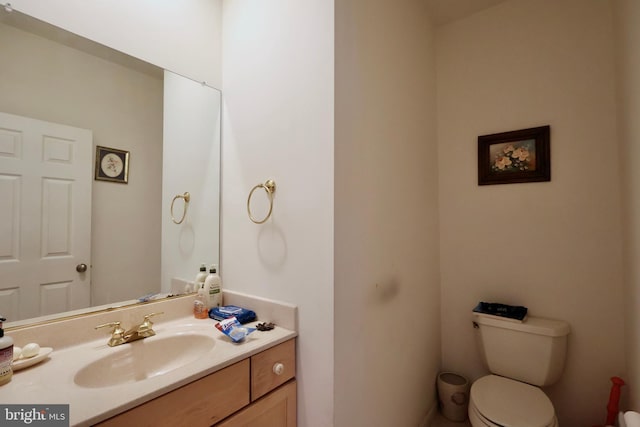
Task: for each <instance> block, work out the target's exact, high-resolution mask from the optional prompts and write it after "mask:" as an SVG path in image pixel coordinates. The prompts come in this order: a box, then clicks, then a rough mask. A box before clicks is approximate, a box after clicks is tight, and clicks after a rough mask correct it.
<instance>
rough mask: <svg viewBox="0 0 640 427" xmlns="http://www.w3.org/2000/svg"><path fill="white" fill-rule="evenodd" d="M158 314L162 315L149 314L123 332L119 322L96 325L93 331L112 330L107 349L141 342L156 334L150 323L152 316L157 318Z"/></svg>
mask: <svg viewBox="0 0 640 427" xmlns="http://www.w3.org/2000/svg"><path fill="white" fill-rule="evenodd" d="M159 314H164V312H163V311H160V312H158V313H151V314H147V315H145V316H144V319H143V320H142V323H140V324H139V325H137V326H134V327H132V328H131V329H129V330H127V331H125V330H124V329H123V328H122V327H121V326H120V322H109V323H105V324H103V325H98V326H96V327H95V329H100V328H107V327H109V328H113V330H112V331H111V338H109V342H107V344H109V347H115V346H118V345H121V344H126V343H128V342H133V341H137V340H141V339H143V338H148V337H152V336H154V335H155V334H156V332H155V331H154V330H153V322H152V321H151V317H152V316H157V315H159Z"/></svg>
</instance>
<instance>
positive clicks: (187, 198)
mask: <svg viewBox="0 0 640 427" xmlns="http://www.w3.org/2000/svg"><path fill="white" fill-rule="evenodd" d="M177 199H182V200H184V209H183V211H182V217H181V218H180V220H176V217H175V216H174V215H173V204H174V203H175V202H176V200H177ZM190 200H191V194H189V192H188V191H185V193H184V194H178V195H176V196H174V198H173V200H172V201H171V220H172V221H173V222H174V223H175V224H182V221H184V219H185V217H186V216H187V208H188V207H189V201H190Z"/></svg>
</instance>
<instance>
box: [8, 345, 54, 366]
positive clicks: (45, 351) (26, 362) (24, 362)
mask: <svg viewBox="0 0 640 427" xmlns="http://www.w3.org/2000/svg"><path fill="white" fill-rule="evenodd" d="M52 351H53V349H52V348H51V347H41V348H40V352H39V353H38V354H37V355H36V356H33V357H30V358H28V359H18V360H14V361H13V370H14V372H15V371H19V370H20V369H24V368H28V367H29V366H33V365H35V364H36V363H40V362H42V361H43V360H44V359H46V358H47V356H49V354H51V352H52Z"/></svg>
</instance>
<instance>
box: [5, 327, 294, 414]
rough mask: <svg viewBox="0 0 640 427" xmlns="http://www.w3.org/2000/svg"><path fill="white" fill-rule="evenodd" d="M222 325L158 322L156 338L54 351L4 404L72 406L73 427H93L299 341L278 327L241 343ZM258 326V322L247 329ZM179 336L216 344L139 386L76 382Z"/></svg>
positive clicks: (16, 380)
mask: <svg viewBox="0 0 640 427" xmlns="http://www.w3.org/2000/svg"><path fill="white" fill-rule="evenodd" d="M216 323H217V322H216V321H214V320H211V319H202V320H199V319H194V318H193V316H189V317H183V318H178V319H174V320H171V321H168V322H164V323H160V322H158V323H156V324H155V325H154V330H155V331H156V336H153V337H149V338H145V339H144V340H140V341H136V342H133V343H129V344H123V345H120V346H116V347H109V346H108V345H107V341H108V334H105V336H103V337H102V338H100V339H99V340H93V341H88V342H84V343H81V344H78V345H75V346H69V347H64V348H61V349H59V350H56V349H55V348H54V351H53V352H52V353H51V355H50V357H49V359H46V360H45V361H43V362H42V363H40V364H37V365H34V366H32V367H29V368H25V369H23V370H20V371H17V372H14V375H13V379H12V380H11V382H10V383H8V384H6V385H4V386H1V387H0V401H1V402H2V403H3V404H23V405H29V404H69V405H70V407H69V412H70V423H71V425H73V426H86V425H92V424H95V423H97V422H100V421H103V420H105V419H107V418H110V417H112V416H114V415H117V414H119V413H121V412H123V411H126V410H128V409H131V408H133V407H135V406H138V405H140V404H142V403H144V402H147V401H149V400H151V399H154V398H156V397H158V396H160V395H162V394H165V393H167V392H169V391H172V390H175V389H177V388H179V387H181V386H183V385H185V384H188V383H190V382H192V381H195V380H197V379H199V378H201V377H204V376H206V375H208V374H211V373H213V372H215V371H218V370H220V369H222V368H225V367H227V366H230V365H232V364H234V363H236V362H238V361H240V360H243V359H245V358H247V357H249V356H252V355H254V354H256V353H259V352H261V351H263V350H265V349H267V348H269V347H272V346H274V345H277V344H279V343H282V342H284V341H287V340H289V339H291V338H293V337H295V336H297V332H295V331H292V330H289V329H285V328H282V327H278V326H276V328H275V329H273V330H271V331H267V332H261V331H255V332H253V333H252V334H250V335H249V336H247V338H245V340H244V341H243V342H241V343H237V344H236V343H233V342H232V341H231V340H230V339H229V338H228V337H227V336H225V335H224V334H223V333H222V332H220V331H218V330H217V329H216V328H215V326H214V325H215V324H216ZM255 323H258V322H254V323H250V324H248V325H246V326H253V325H254V324H255ZM92 326H93V325H87V327H88V328H89V327H91V328H92ZM176 333H178V334H181V333H185V334H205V335H208V334H211V336H213V337H214V341H215V344H214V345H213V347H212V349H211V350H209V351H207V352H205V353H204V354H202V355H201V356H199V357H198V358H197V359H196V360H195V361H192V362H189V363H188V364H186V365H184V366H180V367H178V368H175V369H173V370H171V371H168V372H165V373H162V374H161V375H157V376H154V377H151V378H146V379H144V380H140V381H137V382H133V381H131V382H127V383H125V384H120V385H113V386H106V387H101V388H87V387H82V386H79V385H77V384H76V383H75V382H74V377H75V375H76V373H77V372H78V371H79V370H80V369H81V368H82V367H83V366H86V365H88V364H89V363H91V362H92V361H95V360H98V359H101V358H103V357H107V358H108V357H109V355H111V354H114V353H115V352H119V351H124V350H123V349H125V348H126V347H127V346H136V345H145V344H146V343H150V342H152V340H161V339H163V336H164V337H167V336H168V335H175V334H176ZM131 349H133V347H131Z"/></svg>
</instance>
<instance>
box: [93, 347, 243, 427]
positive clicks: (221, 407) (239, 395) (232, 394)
mask: <svg viewBox="0 0 640 427" xmlns="http://www.w3.org/2000/svg"><path fill="white" fill-rule="evenodd" d="M248 404H249V360H248V359H245V360H243V361H241V362H238V363H236V364H235V365H231V366H229V367H228V368H224V369H222V370H220V371H218V372H214V373H213V374H211V375H207V376H206V377H204V378H201V379H199V380H197V381H194V382H192V383H190V384H187V385H185V386H183V387H181V388H179V389H177V390H174V391H173V392H170V393H168V394H165V395H163V396H160V397H158V398H156V399H153V400H152V401H150V402H147V403H143V404H142V405H140V406H137V407H135V408H133V409H131V410H129V411H127V412H124V413H122V414H120V415H116V416H115V417H113V418H109V419H108V420H106V421H104V422H102V423H100V424H98V425H99V426H101V427H103V426H123V427H129V426H137V427H141V426H150V427H157V426H178V425H188V426H207V427H208V426H210V425H212V424H215V423H217V422H218V421H220V420H222V419H223V418H225V417H227V416H229V415H231V414H232V413H234V412H236V411H237V410H238V409H240V408H243V407H244V406H246V405H248Z"/></svg>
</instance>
